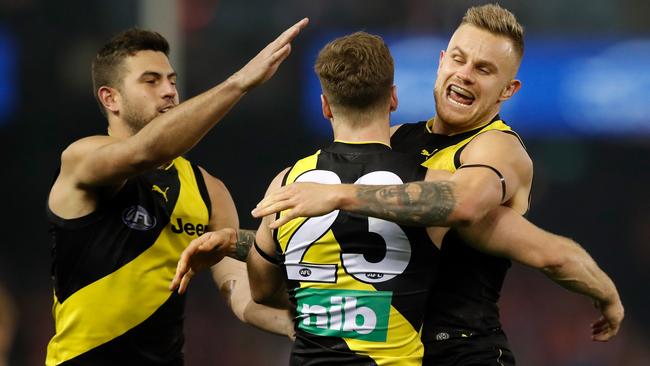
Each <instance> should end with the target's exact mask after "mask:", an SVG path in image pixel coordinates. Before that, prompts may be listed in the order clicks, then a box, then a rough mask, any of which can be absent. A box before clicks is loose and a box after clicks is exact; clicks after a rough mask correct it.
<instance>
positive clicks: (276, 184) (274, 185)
mask: <svg viewBox="0 0 650 366" xmlns="http://www.w3.org/2000/svg"><path fill="white" fill-rule="evenodd" d="M290 169H291V167H286V168H284V169H283V170H282V171H281V172H280V173H278V174H277V175H276V176H275V178H273V180H272V181H271V184H269V188H268V189H267V190H266V195H268V194H269V193H271V192H273V191H275V190H277V189H279V188H280V187H282V183H283V182H284V177H285V176H286V175H287V173H289V170H290Z"/></svg>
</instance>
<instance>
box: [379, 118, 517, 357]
mask: <svg viewBox="0 0 650 366" xmlns="http://www.w3.org/2000/svg"><path fill="white" fill-rule="evenodd" d="M431 123H433V120H430V121H422V122H418V123H409V124H404V125H402V126H401V127H400V128H398V129H397V131H396V132H395V133H394V134H393V136H392V138H391V145H392V146H393V149H395V151H399V152H405V153H411V154H413V155H416V156H418V157H419V159H420V163H421V164H422V165H423V166H425V167H427V168H429V169H441V170H446V171H449V172H455V171H456V169H458V168H459V167H460V154H461V152H462V151H463V149H464V148H465V146H467V144H468V143H469V142H470V141H471V140H472V139H473V138H474V137H476V136H477V135H479V134H480V133H483V132H485V131H491V130H497V131H502V132H504V133H510V134H513V135H515V136H517V137H518V138H519V136H518V135H517V134H516V133H515V132H514V131H512V129H511V128H510V126H508V125H507V124H505V122H503V121H502V120H501V119H500V118H499V116H496V117H495V118H494V119H493V120H492V121H491V122H490V123H488V124H487V125H484V126H482V127H479V128H476V129H474V130H471V131H467V132H463V133H460V134H455V135H451V136H446V135H439V134H435V133H433V132H432V131H431ZM520 141H521V139H520ZM522 145H523V143H522ZM440 257H441V259H440V266H439V273H438V277H437V280H436V282H435V285H434V286H433V288H432V291H431V294H430V296H431V297H430V302H429V305H428V307H427V313H426V316H425V323H424V328H423V331H422V341H423V343H424V345H425V364H426V365H436V366H445V365H469V364H471V365H514V358H513V356H512V352H511V351H510V350H509V345H508V342H507V339H506V337H505V334H504V333H503V331H502V330H501V323H500V321H499V308H498V306H497V301H498V300H499V296H500V292H501V287H502V285H503V281H504V278H505V275H506V272H507V270H508V268H509V267H510V265H511V263H510V261H509V260H508V259H504V258H498V257H494V256H490V255H487V254H483V253H481V252H479V251H477V250H474V249H472V248H470V247H469V246H468V245H466V244H465V243H463V240H462V239H461V238H460V236H459V235H458V233H457V232H456V231H455V230H453V229H452V230H450V231H449V232H447V234H446V235H445V237H444V239H443V242H442V247H441V256H440ZM497 360H498V362H497Z"/></svg>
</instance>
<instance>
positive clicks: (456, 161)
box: [454, 129, 526, 169]
mask: <svg viewBox="0 0 650 366" xmlns="http://www.w3.org/2000/svg"><path fill="white" fill-rule="evenodd" d="M488 131H498V132H503V133H507V134H510V135H513V136H514V137H516V138H517V140H518V141H519V143H520V144H521V147H523V148H524V150H526V145H524V140H522V139H521V137H520V136H519V134H518V133H516V132H515V131H512V130H496V129H495V130H487V131H483V132H479V133H477V134H476V135H474V137H476V136H478V135H480V134H482V133H485V132H488ZM474 137H472V138H471V139H470V140H469V141H468V142H467V143H466V144H465V145H463V146H462V147H461V148H459V149H458V150H457V151H456V153H455V154H454V168H456V169H458V167H460V165H461V164H460V154H462V152H463V150H465V148H466V147H467V145H469V144H470V143H471V142H472V140H474Z"/></svg>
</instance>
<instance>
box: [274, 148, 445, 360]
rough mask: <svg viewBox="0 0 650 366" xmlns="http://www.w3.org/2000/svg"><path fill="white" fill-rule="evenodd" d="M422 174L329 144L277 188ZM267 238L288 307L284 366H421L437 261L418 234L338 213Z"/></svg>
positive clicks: (376, 152)
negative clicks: (292, 313) (292, 310)
mask: <svg viewBox="0 0 650 366" xmlns="http://www.w3.org/2000/svg"><path fill="white" fill-rule="evenodd" d="M424 174H425V169H422V167H420V166H418V164H417V163H416V162H415V161H414V160H413V159H412V157H409V156H408V155H406V154H398V153H394V152H392V151H391V150H390V148H389V147H388V146H386V145H383V144H380V143H363V144H348V143H341V142H334V143H333V144H332V145H330V146H329V147H327V148H325V149H323V150H320V151H318V152H317V153H315V154H314V155H312V156H309V157H306V158H304V159H302V160H300V161H298V162H297V163H296V164H295V165H294V166H293V167H292V168H291V169H290V170H289V171H288V173H287V175H286V176H285V177H284V182H283V185H286V184H290V183H293V182H304V181H308V182H319V183H359V184H400V183H402V182H408V181H414V180H422V179H423V177H424ZM280 215H282V213H280ZM274 237H275V240H276V244H277V246H278V247H277V250H278V251H279V254H280V258H281V259H282V261H281V262H282V263H283V266H284V268H285V269H286V273H287V281H288V282H287V284H288V286H287V287H288V291H289V295H290V298H291V301H292V302H293V304H294V305H295V307H296V318H295V327H296V341H295V343H294V347H293V351H292V355H291V364H292V365H333V364H340V365H392V364H399V365H420V364H421V362H422V355H423V351H424V350H423V346H422V343H421V341H420V334H419V332H420V329H421V324H422V319H423V317H424V311H425V306H426V299H427V295H428V289H429V287H430V286H431V284H432V281H433V279H434V276H435V271H434V268H435V266H436V261H437V248H435V246H434V244H433V243H432V242H431V241H430V240H429V238H428V236H427V234H426V231H425V230H424V229H421V228H419V229H418V228H408V227H403V226H399V225H397V224H395V223H392V222H388V221H385V220H381V219H376V218H368V217H366V216H360V215H354V214H349V213H345V212H339V211H338V210H337V211H334V212H332V213H330V214H327V215H324V216H320V217H315V218H309V219H308V218H297V219H294V220H292V221H290V222H289V223H287V224H285V225H282V226H281V227H280V228H279V229H278V230H276V231H275V233H274Z"/></svg>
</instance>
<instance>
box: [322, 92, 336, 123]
mask: <svg viewBox="0 0 650 366" xmlns="http://www.w3.org/2000/svg"><path fill="white" fill-rule="evenodd" d="M320 105H321V109H322V110H323V117H325V118H326V119H332V117H333V115H332V108H330V103H329V102H328V101H327V97H326V96H325V94H321V95H320Z"/></svg>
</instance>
